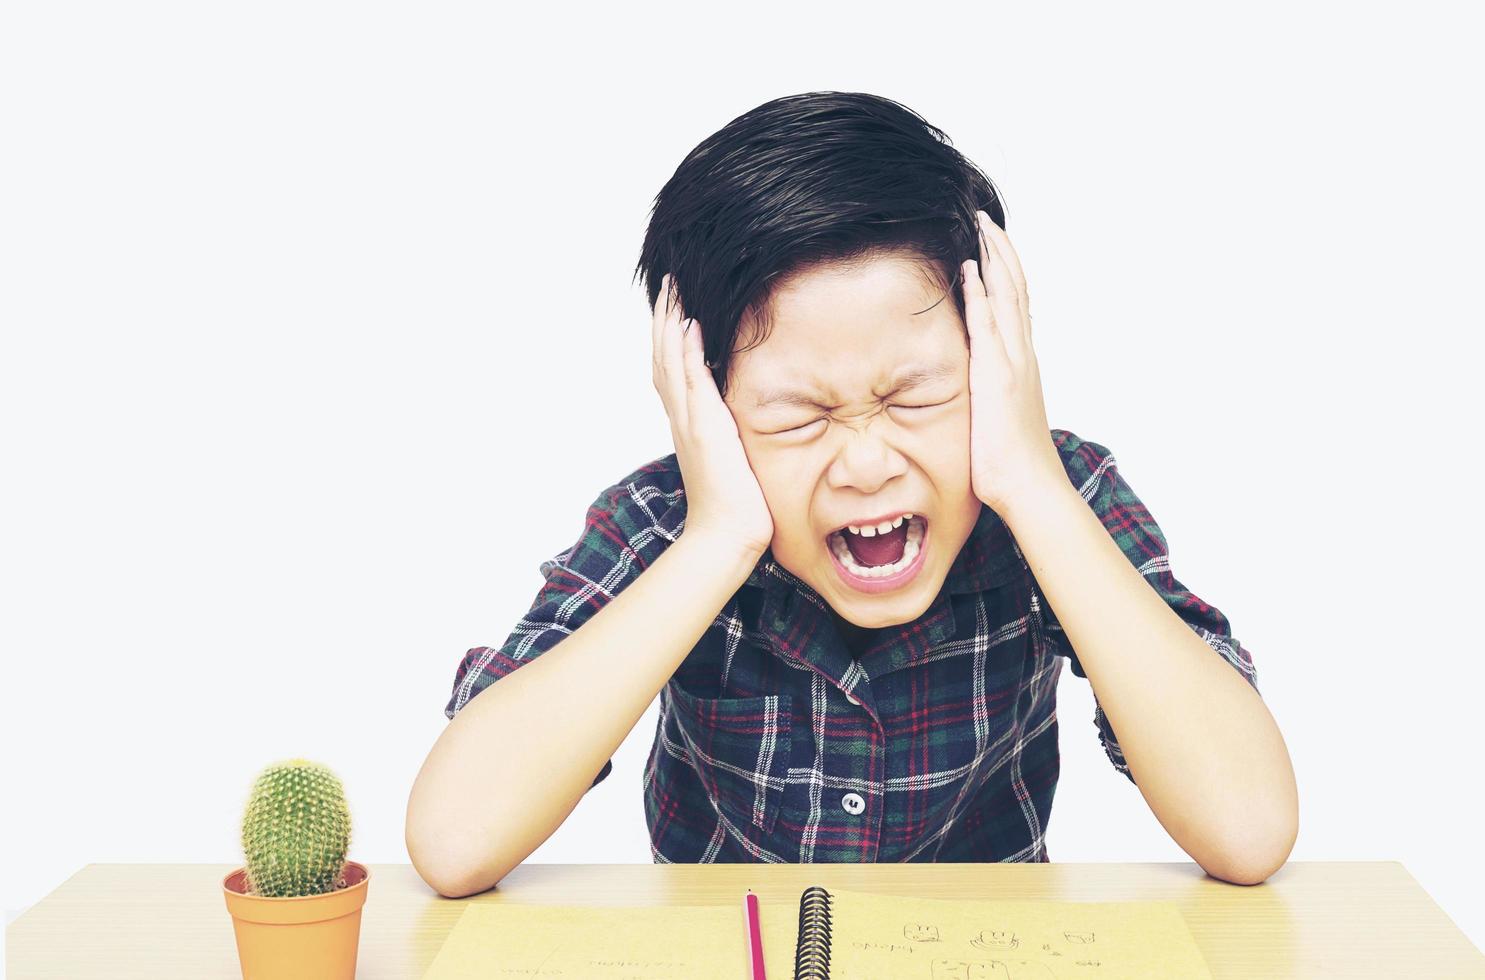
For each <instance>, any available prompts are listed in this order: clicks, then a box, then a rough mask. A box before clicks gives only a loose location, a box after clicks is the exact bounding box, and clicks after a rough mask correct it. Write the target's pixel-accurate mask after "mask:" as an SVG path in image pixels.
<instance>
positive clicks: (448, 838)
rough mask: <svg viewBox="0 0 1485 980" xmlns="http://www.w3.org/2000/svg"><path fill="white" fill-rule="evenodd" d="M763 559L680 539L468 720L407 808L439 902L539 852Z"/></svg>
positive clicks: (438, 747)
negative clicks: (442, 897)
mask: <svg viewBox="0 0 1485 980" xmlns="http://www.w3.org/2000/svg"><path fill="white" fill-rule="evenodd" d="M757 559H758V556H757V555H748V554H742V553H739V552H738V551H737V550H736V549H735V548H732V547H730V546H727V545H722V544H714V543H713V542H712V541H711V540H710V539H706V538H703V537H700V536H693V535H690V534H683V535H682V536H681V538H680V539H679V540H677V541H676V543H675V544H673V545H671V546H670V547H668V548H667V549H666V550H665V551H664V552H662V553H661V555H660V556H659V557H658V558H656V559H655V561H654V562H653V563H652V564H651V565H650V566H649V568H647V569H645V570H644V571H643V572H642V573H641V574H640V576H639V577H638V578H637V579H635V580H634V581H633V582H631V583H630V584H629V586H628V587H627V588H625V589H624V590H623V591H622V592H620V593H619V594H618V595H616V596H614V598H613V599H611V600H609V602H608V604H607V605H605V606H604V607H603V608H602V609H600V610H599V611H598V612H596V613H594V614H593V616H592V617H591V618H590V619H589V620H588V621H587V622H586V623H584V624H583V625H582V626H581V627H579V628H578V629H577V630H576V631H575V632H573V633H572V635H571V636H568V637H566V638H564V639H563V640H562V641H561V642H559V643H558V644H556V645H555V646H553V647H552V648H551V649H550V650H548V651H546V652H545V653H543V654H542V655H541V656H539V657H537V658H536V659H534V660H532V661H531V662H530V663H527V664H524V665H523V666H521V667H520V668H519V669H517V670H514V671H512V672H511V673H510V674H508V675H506V676H505V677H503V678H501V679H500V680H498V681H496V682H495V683H493V684H491V685H490V686H489V687H487V688H485V690H483V691H481V692H480V693H479V694H478V695H476V696H475V697H474V698H473V699H472V700H471V701H470V702H469V703H468V704H467V705H466V706H465V707H464V708H462V709H461V710H460V711H459V713H458V714H456V715H455V716H454V718H453V720H452V721H450V722H449V724H448V726H447V727H446V728H445V729H444V730H443V732H442V733H441V734H440V735H439V738H438V740H437V742H435V743H434V745H433V748H432V750H431V751H430V752H429V755H428V758H427V760H426V761H425V762H424V763H423V767H422V769H421V770H420V771H419V773H418V776H417V779H416V780H415V781H414V783H413V788H412V791H411V795H410V796H409V799H408V807H407V826H406V838H407V847H408V852H409V855H410V856H411V857H412V860H413V864H414V865H415V866H416V867H417V870H418V872H419V874H421V875H422V876H423V878H424V879H425V880H426V881H428V882H429V883H430V884H433V885H434V887H435V888H437V889H438V890H439V891H440V892H441V893H444V894H455V895H467V894H473V893H475V892H479V891H483V890H485V889H487V888H490V887H491V886H492V885H494V884H495V883H496V882H498V881H499V880H500V879H501V878H503V877H504V876H505V875H506V873H507V872H509V871H510V870H511V869H512V868H514V867H515V866H516V865H518V864H519V863H520V862H521V861H523V860H525V859H526V858H527V857H528V856H529V855H530V854H531V852H533V851H535V850H536V848H537V847H539V846H540V845H541V843H542V842H543V841H545V840H546V839H547V838H548V837H550V836H551V835H552V833H553V831H555V830H556V829H557V827H559V826H560V825H561V824H562V822H563V821H564V820H565V819H567V816H568V814H570V813H571V812H572V811H573V809H574V808H575V807H576V806H577V804H578V801H579V800H581V799H582V797H583V794H584V793H586V792H587V791H588V789H589V788H590V787H591V786H592V783H593V778H594V777H595V776H596V775H597V774H598V772H599V770H600V769H602V768H603V764H604V762H606V761H607V760H608V759H609V758H610V757H611V756H612V755H613V753H614V752H615V750H617V749H618V747H619V745H620V744H622V742H623V741H624V738H625V736H627V735H628V734H629V732H630V731H631V730H632V729H633V728H634V725H635V723H636V722H638V721H639V718H640V716H641V715H643V714H644V712H645V709H646V708H648V707H649V705H650V702H651V701H653V700H654V698H655V695H656V694H657V693H658V692H659V690H660V688H661V687H663V686H664V685H665V682H666V681H667V680H668V679H669V678H670V676H671V675H672V674H673V673H674V672H675V670H676V668H677V667H679V666H680V664H681V662H682V661H683V660H685V658H686V655H687V654H688V653H689V652H690V651H691V649H692V648H693V647H694V646H695V645H696V642H697V641H698V640H699V639H700V638H701V635H702V634H703V633H704V632H705V631H706V628H707V627H708V626H709V625H711V623H712V621H713V619H714V618H715V617H716V615H717V613H718V612H719V611H720V610H721V608H722V607H723V605H725V604H726V602H727V600H728V598H730V597H731V596H732V595H733V594H734V593H735V592H736V591H737V590H738V588H740V587H741V586H742V584H743V582H745V581H746V580H747V577H748V574H749V573H750V572H751V571H752V569H753V566H754V565H755V564H756V562H757Z"/></svg>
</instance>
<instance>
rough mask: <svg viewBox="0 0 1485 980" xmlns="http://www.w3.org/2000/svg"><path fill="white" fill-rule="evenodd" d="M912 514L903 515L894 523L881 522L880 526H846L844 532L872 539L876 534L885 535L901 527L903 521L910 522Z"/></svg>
mask: <svg viewBox="0 0 1485 980" xmlns="http://www.w3.org/2000/svg"><path fill="white" fill-rule="evenodd" d="M912 517H913V515H912V514H903V515H902V516H901V517H899V518H897V520H895V521H883V522H882V523H880V524H847V525H846V526H845V530H847V531H850V532H851V533H852V534H859V535H861V536H862V537H863V538H874V537H876V536H877V535H878V534H886V533H887V532H889V531H891V530H892V529H893V528H895V527H901V526H902V522H903V521H907V520H911V519H912Z"/></svg>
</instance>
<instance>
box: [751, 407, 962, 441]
mask: <svg viewBox="0 0 1485 980" xmlns="http://www.w3.org/2000/svg"><path fill="white" fill-rule="evenodd" d="M949 401H953V399H952V398H951V399H949ZM947 404H949V402H934V403H933V404H931V405H891V406H889V407H890V408H901V409H908V410H912V411H917V410H920V409H925V408H938V407H939V406H940V405H947ZM823 421H825V420H824V419H815V420H814V421H812V422H806V423H804V424H803V425H796V426H794V427H793V428H792V429H780V430H779V431H778V432H771V433H769V435H775V436H781V435H784V434H786V433H789V432H803V431H804V430H805V429H808V428H809V427H810V426H812V425H814V424H815V422H823Z"/></svg>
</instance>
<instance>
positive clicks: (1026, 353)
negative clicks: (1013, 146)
mask: <svg viewBox="0 0 1485 980" xmlns="http://www.w3.org/2000/svg"><path fill="white" fill-rule="evenodd" d="M975 217H976V218H977V220H978V221H979V226H980V229H979V231H980V234H979V239H980V259H979V262H978V263H976V262H975V261H974V260H973V259H966V260H965V262H964V267H963V269H962V270H961V272H962V273H963V276H964V311H965V319H966V320H967V321H968V322H967V323H966V326H967V327H968V330H969V340H970V348H969V398H970V409H969V417H970V423H969V433H970V434H969V449H970V452H969V458H970V476H971V482H972V486H973V489H974V494H975V496H976V497H978V498H980V501H981V502H982V503H984V504H985V505H986V506H987V507H990V508H991V509H993V510H994V511H995V512H996V513H997V514H999V515H1000V516H1001V517H1002V518H1004V517H1006V515H1007V513H1008V511H1010V509H1011V508H1013V507H1014V506H1016V505H1019V504H1020V503H1021V502H1022V501H1024V500H1030V499H1034V498H1035V497H1037V496H1039V495H1041V494H1044V493H1046V492H1047V491H1048V490H1049V489H1058V488H1060V487H1062V486H1063V485H1067V484H1068V477H1067V471H1066V470H1065V469H1064V468H1063V466H1062V457H1061V455H1060V454H1059V453H1058V452H1057V446H1056V444H1055V443H1053V442H1052V433H1051V429H1050V428H1049V427H1048V425H1047V408H1046V404H1045V402H1044V401H1043V399H1042V379H1041V374H1040V373H1039V372H1038V370H1037V365H1036V352H1035V351H1034V350H1032V346H1031V314H1030V312H1029V307H1028V304H1027V297H1026V277H1025V276H1024V275H1023V274H1022V273H1021V261H1020V259H1018V258H1017V257H1016V252H1015V249H1013V248H1011V240H1010V238H1008V237H1007V236H1006V233H1005V231H1004V229H1002V228H1001V227H1000V226H999V225H997V224H996V223H995V222H993V221H991V220H990V216H989V215H987V214H986V213H985V212H983V211H976V212H975Z"/></svg>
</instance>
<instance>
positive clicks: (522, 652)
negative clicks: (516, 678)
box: [443, 487, 643, 789]
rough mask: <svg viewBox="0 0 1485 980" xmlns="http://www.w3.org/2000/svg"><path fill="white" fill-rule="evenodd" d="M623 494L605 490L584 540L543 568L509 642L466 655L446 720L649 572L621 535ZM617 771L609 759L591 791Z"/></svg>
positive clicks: (589, 517)
mask: <svg viewBox="0 0 1485 980" xmlns="http://www.w3.org/2000/svg"><path fill="white" fill-rule="evenodd" d="M622 493H623V488H622V487H618V488H610V489H609V490H606V491H604V493H603V494H601V495H600V496H599V498H598V499H596V500H595V501H594V502H593V503H592V504H591V505H590V506H589V508H588V513H587V517H586V519H585V522H584V526H583V531H582V534H581V535H580V536H579V538H578V540H577V541H576V542H574V543H573V544H572V545H571V546H570V547H568V548H566V549H565V550H563V551H561V552H560V553H558V554H557V555H555V556H553V557H551V558H548V559H547V560H545V561H543V562H542V563H541V564H540V566H539V567H538V571H539V572H540V573H541V575H542V578H543V580H544V581H543V584H542V586H541V588H540V589H539V590H538V591H537V594H536V598H535V599H534V600H533V601H532V603H531V608H530V609H529V610H528V611H527V612H526V614H525V615H524V616H522V617H521V619H520V621H519V622H517V623H516V625H515V628H514V629H513V630H511V633H510V635H509V636H508V637H506V639H505V642H504V643H502V644H501V645H500V646H499V647H483V646H481V647H474V648H472V649H470V650H469V651H467V652H466V653H465V654H464V657H463V658H462V659H461V660H460V661H459V665H458V669H457V670H456V671H455V674H454V687H453V692H452V694H451V696H450V697H449V701H448V704H447V705H445V707H444V711H443V713H444V716H445V717H446V718H448V719H449V720H450V721H452V720H453V718H454V715H455V714H457V713H458V712H459V711H460V710H462V709H463V708H464V706H465V705H467V704H468V703H469V702H470V700H471V699H473V698H474V697H475V695H477V694H479V693H480V692H481V691H483V690H484V689H485V688H487V687H489V686H490V685H491V684H493V683H495V682H496V681H498V680H499V679H500V678H502V677H504V676H506V675H507V674H509V673H510V672H511V671H513V670H516V669H518V668H519V667H520V666H521V665H522V664H526V663H530V662H531V661H532V660H535V659H536V658H537V657H539V656H541V655H542V654H543V653H545V652H547V651H548V650H550V649H551V648H552V647H554V646H556V645H557V644H558V643H559V642H561V641H562V640H563V639H564V638H566V637H568V636H570V635H572V634H573V633H574V632H576V631H577V630H578V628H579V627H581V626H582V625H583V624H584V623H586V622H587V621H588V620H589V619H590V618H592V616H593V614H594V613H596V612H598V610H600V609H602V608H603V607H604V606H606V605H607V604H608V603H609V601H610V600H611V599H613V597H614V596H616V595H618V594H619V593H620V592H621V591H623V590H624V588H625V587H627V586H628V584H629V583H630V582H632V581H634V579H636V578H637V577H638V576H639V574H640V572H641V571H643V563H642V561H641V559H640V556H639V554H638V553H637V552H636V551H635V550H634V548H633V547H631V545H630V541H629V538H628V536H626V535H625V534H624V533H623V532H622V531H621V530H620V527H621V525H623V524H625V523H627V520H626V519H624V518H623V517H622V516H621V515H620V514H619V513H618V506H619V502H620V496H621V495H622ZM612 771H613V759H609V760H608V761H607V762H605V763H604V764H603V768H602V770H600V771H599V773H598V775H597V776H596V777H594V779H593V782H592V783H591V784H590V785H589V787H588V788H589V789H592V788H593V787H594V786H597V785H598V784H599V783H601V782H602V781H603V780H604V779H605V778H606V777H607V776H608V774H609V773H610V772H612Z"/></svg>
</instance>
